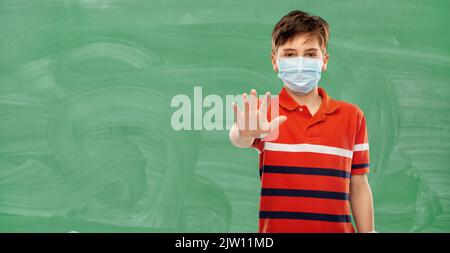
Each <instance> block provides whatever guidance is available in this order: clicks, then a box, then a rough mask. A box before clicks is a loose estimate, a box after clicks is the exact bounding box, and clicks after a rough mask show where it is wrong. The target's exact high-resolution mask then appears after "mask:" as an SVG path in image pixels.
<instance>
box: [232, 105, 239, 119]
mask: <svg viewBox="0 0 450 253" xmlns="http://www.w3.org/2000/svg"><path fill="white" fill-rule="evenodd" d="M233 112H234V123H237V115H238V112H239V108H238V106H237V104H236V102H233Z"/></svg>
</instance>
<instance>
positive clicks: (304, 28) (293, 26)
mask: <svg viewBox="0 0 450 253" xmlns="http://www.w3.org/2000/svg"><path fill="white" fill-rule="evenodd" d="M299 34H310V35H314V36H316V37H317V38H318V39H319V43H320V46H321V48H322V51H323V52H324V53H325V52H326V49H327V43H328V39H329V38H330V27H329V25H328V23H327V21H325V20H324V19H323V18H321V17H319V16H314V15H311V14H309V13H307V12H304V11H299V10H295V11H291V12H289V13H288V14H287V15H286V16H284V17H282V18H281V19H280V21H278V23H277V24H276V25H275V27H274V28H273V31H272V53H274V54H275V53H276V51H277V49H278V47H280V46H282V45H284V44H285V43H286V42H288V41H289V40H291V39H292V38H293V37H294V36H296V35H299Z"/></svg>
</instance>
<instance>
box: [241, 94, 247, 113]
mask: <svg viewBox="0 0 450 253" xmlns="http://www.w3.org/2000/svg"><path fill="white" fill-rule="evenodd" d="M242 103H243V104H244V112H245V113H247V112H248V97H247V93H244V94H242Z"/></svg>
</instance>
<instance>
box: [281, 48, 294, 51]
mask: <svg viewBox="0 0 450 253" xmlns="http://www.w3.org/2000/svg"><path fill="white" fill-rule="evenodd" d="M283 51H285V52H286V51H297V49H295V48H284V49H283Z"/></svg>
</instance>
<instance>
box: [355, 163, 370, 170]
mask: <svg viewBox="0 0 450 253" xmlns="http://www.w3.org/2000/svg"><path fill="white" fill-rule="evenodd" d="M367 167H369V164H368V163H360V164H352V169H364V168H367Z"/></svg>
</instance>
